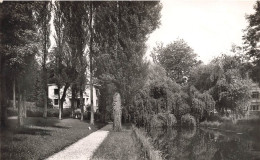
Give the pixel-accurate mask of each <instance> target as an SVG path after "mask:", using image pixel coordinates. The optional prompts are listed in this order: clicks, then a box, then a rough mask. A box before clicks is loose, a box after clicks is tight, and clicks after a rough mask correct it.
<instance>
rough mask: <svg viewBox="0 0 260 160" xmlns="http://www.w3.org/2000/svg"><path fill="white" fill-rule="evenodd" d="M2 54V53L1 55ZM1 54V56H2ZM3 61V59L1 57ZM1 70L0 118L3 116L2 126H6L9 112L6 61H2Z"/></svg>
mask: <svg viewBox="0 0 260 160" xmlns="http://www.w3.org/2000/svg"><path fill="white" fill-rule="evenodd" d="M1 56H2V55H1ZM1 56H0V58H1ZM0 61H1V59H0ZM0 67H1V68H0V69H1V71H0V79H1V86H0V87H1V88H0V89H1V90H0V92H1V96H0V97H1V101H0V105H1V106H0V107H1V112H0V118H1V127H5V126H6V121H7V112H6V98H7V96H6V76H5V74H6V67H5V65H4V63H3V62H2V61H1V66H0Z"/></svg>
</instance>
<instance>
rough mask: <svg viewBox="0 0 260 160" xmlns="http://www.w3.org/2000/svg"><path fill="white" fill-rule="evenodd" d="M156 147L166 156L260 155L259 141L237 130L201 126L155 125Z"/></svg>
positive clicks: (208, 159) (247, 159) (234, 159)
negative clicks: (173, 126)
mask: <svg viewBox="0 0 260 160" xmlns="http://www.w3.org/2000/svg"><path fill="white" fill-rule="evenodd" d="M150 136H151V138H152V141H153V144H154V147H155V148H156V149H158V150H160V151H161V152H162V154H163V157H165V159H173V160H175V159H176V160H177V159H181V160H185V159H188V160H191V159H194V160H224V159H225V160H226V159H231V160H254V159H260V144H258V142H257V141H254V140H251V139H252V138H251V137H243V136H242V135H238V134H234V133H229V134H227V133H222V132H218V131H214V130H207V129H198V128H189V129H185V128H168V129H152V130H151V131H150Z"/></svg>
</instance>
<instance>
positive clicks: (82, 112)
mask: <svg viewBox="0 0 260 160" xmlns="http://www.w3.org/2000/svg"><path fill="white" fill-rule="evenodd" d="M79 94H80V109H81V118H80V120H81V121H83V120H84V101H83V90H82V88H81V89H80V93H79Z"/></svg>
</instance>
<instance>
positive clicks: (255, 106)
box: [250, 105, 259, 111]
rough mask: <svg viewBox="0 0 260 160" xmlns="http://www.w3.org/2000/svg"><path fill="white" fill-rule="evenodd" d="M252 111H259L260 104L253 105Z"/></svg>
mask: <svg viewBox="0 0 260 160" xmlns="http://www.w3.org/2000/svg"><path fill="white" fill-rule="evenodd" d="M250 110H251V111H258V110H259V105H251V106H250Z"/></svg>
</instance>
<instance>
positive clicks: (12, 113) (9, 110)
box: [7, 108, 18, 116]
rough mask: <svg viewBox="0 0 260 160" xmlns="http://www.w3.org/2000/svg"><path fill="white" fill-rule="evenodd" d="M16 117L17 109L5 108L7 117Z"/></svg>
mask: <svg viewBox="0 0 260 160" xmlns="http://www.w3.org/2000/svg"><path fill="white" fill-rule="evenodd" d="M17 115H18V109H17V108H16V109H14V108H7V116H17Z"/></svg>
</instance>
